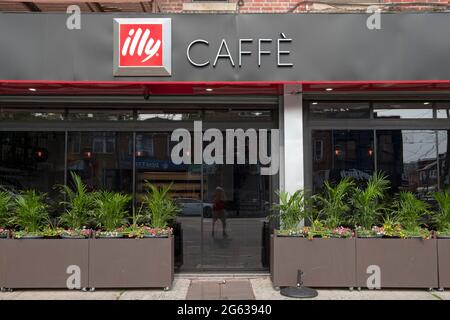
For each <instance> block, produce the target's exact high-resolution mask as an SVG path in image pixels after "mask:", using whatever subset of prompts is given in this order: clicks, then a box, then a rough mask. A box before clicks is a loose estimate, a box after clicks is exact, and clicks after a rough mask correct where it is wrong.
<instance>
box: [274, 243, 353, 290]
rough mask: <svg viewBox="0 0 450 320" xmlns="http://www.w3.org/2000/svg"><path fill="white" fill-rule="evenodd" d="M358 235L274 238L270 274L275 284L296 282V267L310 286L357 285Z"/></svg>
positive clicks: (277, 285) (283, 284)
mask: <svg viewBox="0 0 450 320" xmlns="http://www.w3.org/2000/svg"><path fill="white" fill-rule="evenodd" d="M355 247H356V246H355V239H334V238H330V239H320V238H317V239H312V240H308V239H305V238H300V237H279V236H274V235H272V239H271V261H270V264H271V267H270V270H271V276H272V282H273V285H274V286H275V287H285V286H295V285H296V284H297V270H298V269H300V270H301V271H302V272H303V284H304V285H305V286H309V287H330V288H332V287H336V288H337V287H349V288H350V287H354V286H355V285H356V269H355V260H356V248H355Z"/></svg>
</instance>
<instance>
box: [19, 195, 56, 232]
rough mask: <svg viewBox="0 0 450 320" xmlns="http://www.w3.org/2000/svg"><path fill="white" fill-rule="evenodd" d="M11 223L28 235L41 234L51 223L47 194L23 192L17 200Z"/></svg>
mask: <svg viewBox="0 0 450 320" xmlns="http://www.w3.org/2000/svg"><path fill="white" fill-rule="evenodd" d="M10 222H11V223H12V224H13V225H16V226H17V227H19V229H20V230H22V231H25V232H27V233H39V232H40V231H42V229H43V227H44V226H46V224H48V223H49V215H48V205H47V204H46V203H45V194H39V193H37V192H36V191H34V190H30V191H25V192H22V193H21V194H20V195H18V196H17V198H16V199H15V206H14V215H13V216H12V217H11V219H10Z"/></svg>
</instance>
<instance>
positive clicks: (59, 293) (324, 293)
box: [0, 276, 450, 300]
mask: <svg viewBox="0 0 450 320" xmlns="http://www.w3.org/2000/svg"><path fill="white" fill-rule="evenodd" d="M228 279H230V278H229V277H223V278H219V277H217V278H208V277H205V276H202V277H200V278H193V277H182V276H177V277H176V278H175V281H174V283H173V287H172V289H171V290H169V291H164V290H157V289H148V290H96V291H95V292H82V291H68V290H16V291H13V292H2V293H0V300H67V299H69V300H184V299H185V298H186V295H187V291H188V288H189V285H190V284H191V281H223V280H225V281H227V280H228ZM239 279H241V280H246V281H249V282H250V284H251V286H252V288H253V293H254V295H255V298H256V299H257V300H280V299H282V300H289V299H290V298H287V297H284V296H282V295H280V293H279V291H276V290H274V288H273V287H272V283H271V281H270V278H269V277H268V276H257V277H251V276H249V277H248V278H244V279H243V278H242V277H239ZM318 291H319V295H318V296H317V297H316V298H314V300H373V299H381V300H397V299H401V300H450V291H444V292H438V291H431V292H429V291H426V290H362V291H357V290H354V291H349V290H348V289H320V290H318Z"/></svg>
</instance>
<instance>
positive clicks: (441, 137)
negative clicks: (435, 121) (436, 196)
mask: <svg viewBox="0 0 450 320" xmlns="http://www.w3.org/2000/svg"><path fill="white" fill-rule="evenodd" d="M449 138H450V130H439V131H438V151H439V182H440V186H441V189H448V188H450V143H449V141H450V139H449Z"/></svg>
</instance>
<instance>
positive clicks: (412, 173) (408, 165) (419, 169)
mask: <svg viewBox="0 0 450 320" xmlns="http://www.w3.org/2000/svg"><path fill="white" fill-rule="evenodd" d="M436 141H437V140H436V132H435V131H432V130H377V143H378V149H377V169H378V170H381V171H383V172H384V173H386V174H387V175H388V177H389V179H390V181H391V191H392V192H394V193H396V192H399V191H411V192H414V193H416V194H417V195H422V196H423V197H426V196H427V194H429V193H430V192H432V191H436V190H437V189H438V187H437V183H438V181H437V178H438V177H437V158H436Z"/></svg>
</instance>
